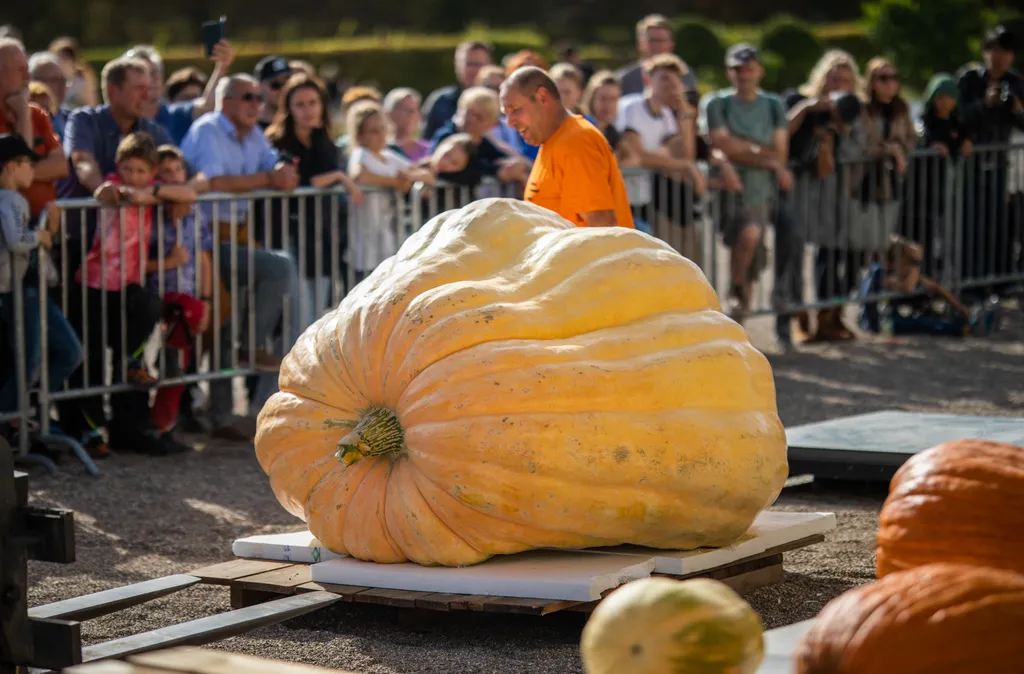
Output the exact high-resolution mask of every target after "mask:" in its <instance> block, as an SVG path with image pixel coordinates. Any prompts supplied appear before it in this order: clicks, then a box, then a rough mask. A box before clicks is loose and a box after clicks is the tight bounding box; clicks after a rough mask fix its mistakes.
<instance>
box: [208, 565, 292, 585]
mask: <svg viewBox="0 0 1024 674" xmlns="http://www.w3.org/2000/svg"><path fill="white" fill-rule="evenodd" d="M286 566H294V564H292V563H291V562H268V561H264V560H256V559H233V560H231V561H230V562H222V563H220V564H213V565H211V566H204V567H203V568H201V569H196V570H195V571H190V572H189V574H188V575H190V576H195V577H196V578H198V579H199V580H201V581H203V582H204V583H206V584H208V585H230V584H231V582H232V581H235V580H238V579H239V578H245V577H246V576H255V575H256V574H258V573H266V572H267V571H274V570H276V569H283V568H284V567H286Z"/></svg>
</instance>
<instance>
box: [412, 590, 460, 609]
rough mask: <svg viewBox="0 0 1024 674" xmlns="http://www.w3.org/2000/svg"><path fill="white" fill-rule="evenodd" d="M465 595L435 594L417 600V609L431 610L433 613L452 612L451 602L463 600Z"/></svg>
mask: <svg viewBox="0 0 1024 674" xmlns="http://www.w3.org/2000/svg"><path fill="white" fill-rule="evenodd" d="M464 596H465V595H462V594H448V593H445V592H434V593H433V594H429V595H427V596H426V597H420V598H419V599H417V600H416V608H424V609H429V610H431V611H451V610H452V605H451V602H452V601H453V600H454V601H459V600H461V599H462V598H463V597H464Z"/></svg>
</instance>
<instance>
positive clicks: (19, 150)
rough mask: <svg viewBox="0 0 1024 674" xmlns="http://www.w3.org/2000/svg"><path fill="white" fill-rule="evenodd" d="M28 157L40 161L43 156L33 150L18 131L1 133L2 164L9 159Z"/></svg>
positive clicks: (0, 161) (0, 160) (0, 150)
mask: <svg viewBox="0 0 1024 674" xmlns="http://www.w3.org/2000/svg"><path fill="white" fill-rule="evenodd" d="M21 157H28V158H29V159H31V160H32V161H39V160H40V159H41V157H40V156H39V155H37V154H36V153H35V152H33V151H32V148H30V147H29V146H28V143H26V142H25V139H24V138H22V137H21V136H20V135H18V134H16V133H5V134H3V135H0V166H4V165H5V164H7V162H9V161H14V160H15V159H20V158H21Z"/></svg>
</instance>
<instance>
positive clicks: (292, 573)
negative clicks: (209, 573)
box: [232, 564, 312, 594]
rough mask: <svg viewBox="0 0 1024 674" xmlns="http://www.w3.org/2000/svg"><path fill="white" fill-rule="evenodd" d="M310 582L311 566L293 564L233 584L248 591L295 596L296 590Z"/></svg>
mask: <svg viewBox="0 0 1024 674" xmlns="http://www.w3.org/2000/svg"><path fill="white" fill-rule="evenodd" d="M309 582H312V581H311V578H310V567H309V564H292V565H290V566H285V567H282V568H280V569H273V570H271V571H265V572H263V573H257V574H254V575H251V576H245V577H244V578H239V579H238V580H236V581H235V582H234V583H232V586H234V585H237V586H239V587H241V588H244V589H246V590H261V591H264V592H276V593H277V594H295V588H297V587H298V586H299V585H302V584H304V583H309Z"/></svg>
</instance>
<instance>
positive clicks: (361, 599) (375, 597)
mask: <svg viewBox="0 0 1024 674" xmlns="http://www.w3.org/2000/svg"><path fill="white" fill-rule="evenodd" d="M432 594H436V593H434V592H417V591H412V590H389V589H385V588H379V589H378V588H370V589H368V590H365V591H363V592H358V593H356V594H355V596H354V599H355V601H356V602H357V603H361V604H381V605H383V606H397V607H400V608H415V607H416V600H417V599H422V598H425V597H429V596H430V595H432Z"/></svg>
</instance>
